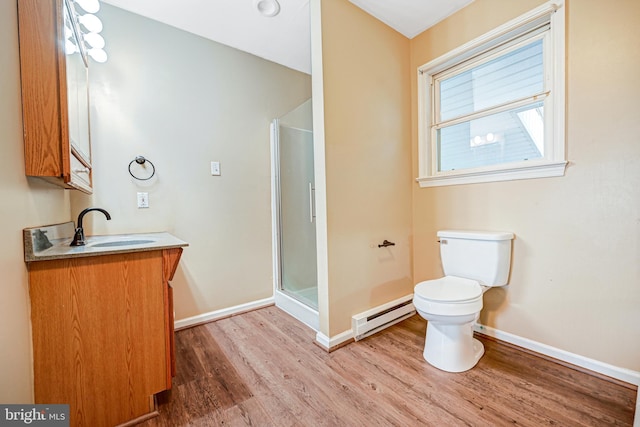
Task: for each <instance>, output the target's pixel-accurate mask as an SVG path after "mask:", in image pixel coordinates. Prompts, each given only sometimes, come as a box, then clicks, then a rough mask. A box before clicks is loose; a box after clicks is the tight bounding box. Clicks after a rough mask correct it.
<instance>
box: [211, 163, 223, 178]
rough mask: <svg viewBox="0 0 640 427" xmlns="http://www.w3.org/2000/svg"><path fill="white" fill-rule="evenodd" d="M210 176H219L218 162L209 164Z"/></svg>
mask: <svg viewBox="0 0 640 427" xmlns="http://www.w3.org/2000/svg"><path fill="white" fill-rule="evenodd" d="M211 175H213V176H220V175H221V174H220V162H211Z"/></svg>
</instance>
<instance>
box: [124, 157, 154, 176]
mask: <svg viewBox="0 0 640 427" xmlns="http://www.w3.org/2000/svg"><path fill="white" fill-rule="evenodd" d="M134 163H137V164H139V165H141V166H143V165H144V164H145V163H149V164H150V165H151V175H149V176H148V177H146V178H140V177H138V176H135V175H134V173H133V172H132V171H131V166H132V165H133V164H134ZM155 174H156V167H155V166H154V165H153V163H151V160H149V159H145V158H144V156H137V157H136V158H135V159H133V160H131V163H129V175H131V176H132V177H134V178H135V179H137V180H138V181H148V180H150V179H151V178H153V176H154V175H155Z"/></svg>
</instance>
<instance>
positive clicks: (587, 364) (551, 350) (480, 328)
mask: <svg viewBox="0 0 640 427" xmlns="http://www.w3.org/2000/svg"><path fill="white" fill-rule="evenodd" d="M474 330H475V331H476V332H478V333H480V334H483V335H487V336H489V337H493V338H496V339H499V340H500V341H504V342H508V343H510V344H514V345H517V346H518V347H522V348H525V349H527V350H531V351H532V352H535V353H539V354H543V355H545V356H549V357H552V358H554V359H557V360H560V361H562V362H566V363H570V364H572V365H576V366H579V367H581V368H585V369H588V370H590V371H593V372H597V373H599V374H602V375H606V376H608V377H611V378H615V379H617V380H620V381H624V382H626V383H629V384H633V385H636V386H639V385H640V372H638V371H632V370H631V369H626V368H620V367H617V366H613V365H609V364H608V363H604V362H600V361H598V360H594V359H589V358H588V357H584V356H580V355H578V354H575V353H570V352H568V351H565V350H561V349H559V348H556V347H551V346H550V345H546V344H542V343H539V342H537V341H533V340H530V339H528V338H523V337H520V336H518V335H514V334H510V333H508V332H504V331H500V330H498V329H495V328H492V327H490V326H484V325H481V324H476V325H474ZM636 412H637V411H636ZM634 427H640V426H634Z"/></svg>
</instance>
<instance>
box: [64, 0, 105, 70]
mask: <svg viewBox="0 0 640 427" xmlns="http://www.w3.org/2000/svg"><path fill="white" fill-rule="evenodd" d="M69 1H70V3H71V9H72V13H73V14H75V17H74V18H75V19H76V20H77V22H78V23H79V24H80V25H78V28H79V30H80V33H81V35H80V37H81V38H82V40H83V42H84V45H85V48H86V51H87V54H88V55H89V56H90V57H91V58H92V59H93V60H94V61H96V62H106V61H107V52H105V50H104V46H105V41H104V37H102V36H101V35H100V34H99V33H100V32H101V31H102V28H103V26H102V21H101V20H100V18H98V17H97V16H96V15H94V13H96V12H97V11H99V10H100V2H99V0H69ZM81 12H86V13H84V14H82V15H81V14H80V13H81ZM70 39H71V37H70V35H67V42H66V50H67V52H68V53H74V52H77V49H78V48H77V46H75V45H73V43H72V42H71V41H70Z"/></svg>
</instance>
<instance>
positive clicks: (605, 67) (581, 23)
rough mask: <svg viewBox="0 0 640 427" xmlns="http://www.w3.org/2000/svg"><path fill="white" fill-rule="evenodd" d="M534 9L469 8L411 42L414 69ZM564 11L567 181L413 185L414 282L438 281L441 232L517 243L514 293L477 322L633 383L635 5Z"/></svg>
mask: <svg viewBox="0 0 640 427" xmlns="http://www.w3.org/2000/svg"><path fill="white" fill-rule="evenodd" d="M541 3H542V2H541V1H533V0H530V1H518V2H507V1H503V0H476V1H475V2H474V3H472V4H471V5H470V6H468V7H467V8H465V9H463V10H462V11H460V12H458V13H456V14H454V15H453V16H451V17H449V18H448V19H447V20H445V21H443V22H442V23H440V24H438V25H436V26H435V27H433V28H432V29H430V30H428V31H426V32H425V33H423V34H421V35H419V36H418V37H416V38H415V39H414V40H412V43H411V57H412V60H411V69H412V70H415V69H416V67H418V66H420V65H422V64H424V63H426V62H428V61H429V60H431V59H434V58H436V57H437V56H439V55H441V54H443V53H445V52H447V51H449V50H451V49H453V48H455V47H457V46H459V45H461V44H462V43H464V42H466V41H468V40H470V39H472V38H473V37H475V36H478V35H480V34H482V33H484V32H486V31H488V30H491V29H492V28H494V27H495V26H497V25H500V24H501V23H504V22H506V21H508V20H509V19H511V18H514V17H516V16H518V15H519V14H520V13H523V12H525V11H527V10H529V9H532V8H533V7H535V6H537V5H538V4H541ZM567 8H568V9H567V13H568V15H567V46H568V48H567V70H568V75H567V88H568V90H567V100H568V103H567V127H566V130H567V152H568V160H569V162H570V164H569V167H568V169H567V172H566V176H564V177H561V178H547V179H534V180H525V181H514V182H501V183H488V184H474V185H459V186H451V187H440V188H424V189H420V188H418V186H417V184H414V190H413V201H414V208H413V224H414V251H413V262H414V275H415V279H416V281H419V280H424V279H429V278H435V277H438V276H440V275H441V274H442V273H441V269H440V266H439V258H438V246H437V244H436V238H435V233H436V231H437V230H439V229H443V228H454V229H455V228H459V229H489V230H491V229H498V230H509V231H513V232H514V233H515V234H516V236H517V237H516V240H515V241H514V250H513V255H514V257H513V263H512V273H511V281H510V285H509V286H508V287H505V288H502V289H493V290H491V291H490V292H488V293H487V294H485V300H484V301H485V308H484V310H483V311H482V314H481V318H480V322H481V323H483V324H485V325H488V326H492V327H495V328H497V329H499V330H502V331H506V332H509V333H512V334H515V335H518V336H521V337H524V338H528V339H531V340H534V341H538V342H541V343H544V344H547V345H550V346H553V347H557V348H560V349H563V350H566V351H569V352H572V353H576V354H579V355H582V356H586V357H589V358H593V359H596V360H599V361H602V362H606V363H610V364H612V365H615V366H618V367H623V368H628V369H632V370H635V371H640V358H639V357H638V355H640V328H639V327H638V325H640V286H639V284H640V267H639V265H640V263H639V260H640V144H638V135H640V121H639V120H638V117H640V107H639V106H640V104H639V103H638V99H640V79H638V72H639V70H640V50H639V49H638V45H639V44H640V27H639V26H638V25H637V24H638V19H637V18H638V16H640V3H639V2H637V1H635V0H620V1H616V2H615V4H614V3H607V2H603V1H601V0H579V1H569V2H568V4H567ZM415 84H416V82H415V77H414V78H413V90H412V92H413V93H415ZM416 104H417V102H416V99H415V96H414V99H413V101H412V105H413V106H414V108H413V113H412V116H413V121H414V125H413V126H412V128H413V129H414V132H413V138H412V139H413V152H414V153H416V150H417V148H416V147H417V136H416V133H415V129H416V125H415V123H416V114H417V113H416V108H415V105H416ZM413 176H414V177H415V176H417V156H415V155H414V164H413Z"/></svg>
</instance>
